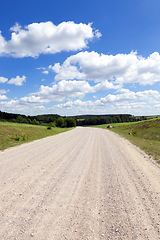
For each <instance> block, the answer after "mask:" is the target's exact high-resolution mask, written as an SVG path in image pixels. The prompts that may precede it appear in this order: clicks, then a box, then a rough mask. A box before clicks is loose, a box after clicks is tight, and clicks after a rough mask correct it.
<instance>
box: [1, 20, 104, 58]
mask: <svg viewBox="0 0 160 240" xmlns="http://www.w3.org/2000/svg"><path fill="white" fill-rule="evenodd" d="M10 30H11V31H12V33H11V40H9V41H6V40H5V39H4V37H3V36H2V34H1V32H0V55H2V56H5V55H9V56H13V57H19V58H22V57H38V56H39V55H40V54H42V53H43V54H48V53H52V54H53V53H57V52H61V51H76V50H82V49H83V48H86V47H87V44H88V41H90V40H92V39H93V38H94V37H97V38H99V37H100V36H101V34H100V32H99V31H98V30H93V28H92V26H91V24H88V25H87V24H83V23H79V24H76V23H74V22H72V21H69V22H62V23H60V24H59V25H58V26H56V25H54V24H53V23H52V22H50V21H48V22H40V23H32V24H29V25H28V26H25V27H24V28H22V26H20V25H19V24H18V23H16V25H15V26H13V27H11V28H10Z"/></svg>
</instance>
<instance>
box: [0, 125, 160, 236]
mask: <svg viewBox="0 0 160 240" xmlns="http://www.w3.org/2000/svg"><path fill="white" fill-rule="evenodd" d="M0 239H1V240H8V239H9V240H10V239H14V240H16V239H17V240H18V239H20V240H28V239H35V240H48V239H56V240H58V239H60V240H63V239H69V240H72V239H73V240H76V239H77V240H79V239H84V240H86V239H92V240H94V239H95V240H99V239H127V240H130V239H154V240H157V239H160V169H159V168H158V167H157V166H156V165H155V164H153V163H152V162H151V161H150V160H149V159H148V158H147V157H146V156H145V155H143V154H142V153H140V152H139V151H137V149H136V148H135V147H134V146H132V144H130V143H128V142H127V141H126V140H124V139H122V138H120V137H119V136H117V135H116V134H114V133H112V132H110V131H108V130H103V129H94V128H76V129H74V130H71V131H69V132H65V133H62V134H59V135H56V136H53V137H48V138H45V139H42V140H38V141H35V142H32V143H28V144H24V145H21V146H19V147H14V148H10V149H7V150H5V151H3V152H0Z"/></svg>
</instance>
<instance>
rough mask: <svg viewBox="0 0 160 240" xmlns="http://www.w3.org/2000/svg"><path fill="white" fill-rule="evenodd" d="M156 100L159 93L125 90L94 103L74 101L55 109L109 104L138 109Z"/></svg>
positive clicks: (159, 97)
mask: <svg viewBox="0 0 160 240" xmlns="http://www.w3.org/2000/svg"><path fill="white" fill-rule="evenodd" d="M155 99H157V102H160V93H159V92H158V91H155V90H145V91H142V92H132V91H130V90H128V89H125V90H124V92H123V93H121V94H115V95H113V94H108V95H107V96H106V97H104V98H100V99H98V100H96V101H82V100H74V101H68V102H66V103H62V104H58V105H56V106H55V107H60V108H66V107H70V108H71V107H77V106H81V107H97V106H102V107H103V106H108V105H109V104H112V106H113V104H115V106H116V107H119V106H123V108H124V106H125V107H126V108H127V107H128V106H129V107H130V108H138V107H141V106H142V105H143V106H144V105H147V106H149V104H150V105H152V104H153V103H154V101H155Z"/></svg>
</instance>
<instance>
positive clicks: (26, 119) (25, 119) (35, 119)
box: [0, 111, 145, 126]
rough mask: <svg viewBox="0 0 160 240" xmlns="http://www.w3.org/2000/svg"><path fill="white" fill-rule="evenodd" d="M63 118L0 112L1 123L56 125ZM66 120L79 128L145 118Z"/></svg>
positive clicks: (108, 116)
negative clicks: (73, 121)
mask: <svg viewBox="0 0 160 240" xmlns="http://www.w3.org/2000/svg"><path fill="white" fill-rule="evenodd" d="M59 117H62V116H60V115H58V114H42V115H36V116H25V115H22V114H14V113H6V112H1V111H0V121H8V122H18V123H27V124H42V125H45V124H48V123H56V122H57V119H58V118H59ZM62 118H64V120H66V121H67V119H69V118H73V119H75V120H76V124H77V125H78V126H84V125H100V124H109V123H119V122H134V121H141V120H145V117H138V118H137V117H135V116H132V115H131V114H104V115H101V114H100V115H98V114H97V115H94V114H86V115H77V116H69V117H67V118H66V117H65V116H63V117H62Z"/></svg>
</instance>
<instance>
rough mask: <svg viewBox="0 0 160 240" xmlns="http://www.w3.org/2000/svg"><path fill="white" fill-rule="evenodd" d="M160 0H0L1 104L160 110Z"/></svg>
mask: <svg viewBox="0 0 160 240" xmlns="http://www.w3.org/2000/svg"><path fill="white" fill-rule="evenodd" d="M159 13H160V1H159V0H154V1H153V0H152V1H151V0H140V1H139V0H130V1H128V0H121V1H120V0H92V1H91V0H85V1H84V0H80V1H79V0H76V1H73V0H68V1H66V0H63V1H62V0H58V1H57V0H45V1H42V0H23V1H22V0H5V1H4V0H3V1H1V2H0V19H1V21H0V110H1V111H6V112H12V113H21V114H25V115H37V114H46V113H57V114H60V115H63V116H64V115H66V116H70V115H80V114H118V113H121V114H123V113H129V114H132V115H154V114H160V30H159V26H160V14H159Z"/></svg>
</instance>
